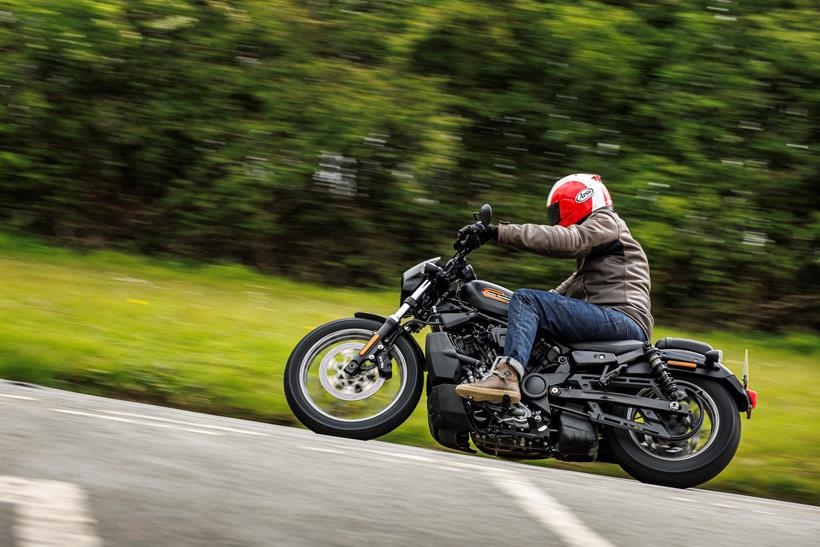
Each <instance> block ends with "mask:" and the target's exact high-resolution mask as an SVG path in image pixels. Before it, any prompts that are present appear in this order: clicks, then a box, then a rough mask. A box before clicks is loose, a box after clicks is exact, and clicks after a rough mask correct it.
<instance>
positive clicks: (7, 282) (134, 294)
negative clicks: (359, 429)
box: [0, 234, 820, 504]
mask: <svg viewBox="0 0 820 547" xmlns="http://www.w3.org/2000/svg"><path fill="white" fill-rule="evenodd" d="M395 307H397V295H396V293H395V292H392V291H387V292H385V291H361V290H347V289H334V288H327V287H318V286H313V285H307V284H302V283H297V282H294V281H289V280H285V279H281V278H275V277H269V276H264V275H261V274H258V273H255V272H252V271H250V270H248V269H246V268H243V267H240V266H235V265H201V264H190V263H181V262H171V261H159V260H153V259H148V258H142V257H134V256H130V255H125V254H120V253H114V252H94V253H90V254H81V253H77V252H73V251H70V250H66V249H63V248H57V247H51V246H47V245H43V244H41V243H38V242H36V241H34V240H31V239H26V238H19V237H16V236H14V237H12V236H9V235H3V234H0V322H1V323H2V325H3V328H2V329H0V377H3V378H7V379H13V380H21V381H28V382H34V383H39V384H43V385H48V386H53V387H58V388H64V389H71V390H77V391H82V392H86V393H93V394H100V395H106V396H114V397H122V398H127V399H134V400H141V401H148V402H154V403H158V404H163V405H168V406H175V407H181V408H187V409H192V410H200V411H207V412H213V413H218V414H225V415H231V416H237V417H242V418H250V419H256V420H264V421H269V422H275V423H282V424H292V425H296V421H295V419H294V418H293V416H292V414H291V413H290V410H289V409H288V407H287V403H286V402H285V398H284V395H283V392H282V372H283V367H284V363H285V361H286V360H287V357H288V354H289V353H290V350H291V349H292V348H293V346H294V345H295V344H296V342H297V341H298V340H299V339H300V338H301V337H302V336H304V335H305V334H306V333H307V332H308V331H309V330H311V329H312V328H314V327H315V326H317V325H319V324H321V323H324V322H326V321H330V320H332V319H337V318H340V317H347V316H350V315H352V314H353V312H355V311H359V310H366V311H371V312H374V313H389V312H392V311H393V310H394V308H395ZM657 335H658V336H668V335H676V336H685V337H692V338H702V339H704V340H707V341H709V342H711V343H712V344H713V345H714V346H716V347H720V348H722V349H723V350H724V351H725V353H726V357H727V363H728V364H729V366H730V367H732V368H733V369H735V371H736V372H738V373H739V372H740V366H741V360H742V356H743V351H744V349H746V348H748V349H749V354H750V357H751V378H752V382H751V383H752V387H754V388H756V389H757V390H758V392H759V394H760V401H761V402H760V405H759V408H758V410H757V411H756V414H755V418H754V419H753V420H751V421H746V420H744V421H743V427H744V431H743V439H742V442H741V446H740V450H739V451H738V454H737V456H736V457H735V459H734V461H733V462H732V464H731V465H730V466H729V467H728V469H726V471H724V472H723V473H722V474H721V475H720V476H719V477H717V478H716V479H714V480H713V481H711V482H710V483H708V484H707V485H706V488H712V489H716V490H726V491H733V492H741V493H747V494H754V495H760V496H767V497H775V498H782V499H788V500H795V501H803V502H809V503H814V504H820V442H818V441H820V439H818V430H819V429H818V425H817V424H818V423H820V410H818V405H817V404H816V401H815V393H816V390H817V386H818V385H820V367H819V366H818V353H819V351H818V348H820V337H817V336H816V335H811V334H795V335H792V336H787V337H783V336H781V337H773V336H768V335H766V334H765V333H756V332H754V333H753V332H749V333H727V332H701V333H691V332H681V331H678V330H675V329H671V328H659V329H657ZM386 440H389V441H392V442H400V443H408V444H414V445H419V446H433V445H434V444H435V443H434V442H433V441H432V439H431V438H430V437H429V435H428V432H427V425H426V415H425V408H424V405H423V404H422V405H420V406H419V408H418V409H417V410H416V412H415V413H414V414H413V416H412V417H411V419H410V420H409V421H408V422H407V423H405V425H403V426H402V427H401V428H400V429H399V430H397V431H395V432H393V433H391V434H390V435H388V436H387V437H386ZM544 465H552V466H558V467H564V468H571V469H576V470H580V471H592V472H597V473H606V474H613V475H621V476H622V475H623V473H622V472H621V471H620V470H619V469H618V468H617V467H616V466H613V465H608V464H562V463H559V462H544Z"/></svg>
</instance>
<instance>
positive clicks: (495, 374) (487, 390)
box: [456, 357, 524, 404]
mask: <svg viewBox="0 0 820 547" xmlns="http://www.w3.org/2000/svg"><path fill="white" fill-rule="evenodd" d="M523 374H524V367H523V366H521V363H519V362H518V361H516V360H515V359H512V358H511V357H498V358H497V359H496V360H495V363H493V367H492V368H491V369H490V372H489V373H488V374H487V376H485V377H484V378H483V379H482V380H481V381H479V382H475V383H473V384H459V385H458V386H456V393H458V395H459V396H461V397H463V398H464V399H470V400H473V401H479V402H488V403H500V402H502V401H503V400H504V397H505V396H506V397H509V398H510V403H512V404H515V403H517V402H519V401H520V400H521V390H520V389H519V387H518V381H519V379H520V378H521V376H523Z"/></svg>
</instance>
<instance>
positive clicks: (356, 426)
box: [285, 318, 424, 440]
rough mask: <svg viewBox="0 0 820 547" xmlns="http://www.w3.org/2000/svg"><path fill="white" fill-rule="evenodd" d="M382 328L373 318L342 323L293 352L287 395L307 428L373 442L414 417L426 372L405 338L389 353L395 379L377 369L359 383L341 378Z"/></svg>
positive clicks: (329, 326)
mask: <svg viewBox="0 0 820 547" xmlns="http://www.w3.org/2000/svg"><path fill="white" fill-rule="evenodd" d="M379 327H381V323H379V322H378V321H373V320H370V319H361V318H356V319H341V320H338V321H333V322H331V323H327V324H325V325H322V326H321V327H319V328H317V329H315V330H314V331H312V332H311V333H309V334H308V335H307V336H305V338H303V339H302V341H301V342H299V344H298V345H297V346H296V347H295V348H294V350H293V352H292V353H291V355H290V358H289V359H288V364H287V366H286V367H285V396H286V397H287V401H288V405H289V406H290V409H291V410H292V411H293V413H294V414H295V415H296V417H297V418H298V419H299V421H300V422H302V423H303V424H304V425H305V426H307V427H308V429H310V430H312V431H315V432H316V433H321V434H323V435H334V436H337V437H348V438H352V439H362V440H368V439H374V438H376V437H380V436H382V435H385V434H387V433H389V432H391V431H393V430H394V429H396V428H397V427H398V426H400V425H401V424H402V423H404V421H405V420H406V419H407V418H408V417H409V416H410V414H412V412H413V410H414V409H415V408H416V405H417V404H418V402H419V398H420V397H421V390H422V387H423V380H424V372H423V369H422V363H421V361H420V358H419V355H418V351H417V350H416V348H415V347H414V344H413V342H412V341H411V340H407V339H406V338H405V337H404V336H400V337H399V338H398V340H396V342H395V344H394V346H393V349H392V350H391V352H390V357H391V362H392V364H393V377H392V378H391V379H389V380H384V379H382V378H381V377H380V376H378V373H377V372H376V371H375V370H371V371H367V372H363V373H361V374H359V375H358V376H356V377H355V378H349V377H347V376H346V375H343V374H340V371H341V369H342V368H343V367H344V365H346V364H347V363H349V362H350V361H349V358H348V357H349V356H351V355H353V354H355V353H357V352H358V350H359V349H360V348H361V347H362V346H364V344H365V343H366V342H367V340H368V339H369V338H370V337H371V336H372V333H373V331H376V330H378V329H379Z"/></svg>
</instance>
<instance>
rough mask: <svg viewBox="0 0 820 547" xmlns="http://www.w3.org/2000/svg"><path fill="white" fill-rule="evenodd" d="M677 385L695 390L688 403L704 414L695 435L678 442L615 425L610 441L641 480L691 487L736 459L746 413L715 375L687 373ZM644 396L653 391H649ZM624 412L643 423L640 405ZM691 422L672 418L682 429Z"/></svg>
mask: <svg viewBox="0 0 820 547" xmlns="http://www.w3.org/2000/svg"><path fill="white" fill-rule="evenodd" d="M677 384H678V386H679V387H680V388H682V389H684V391H686V392H687V393H688V394H690V397H689V399H688V400H687V402H688V403H689V405H690V408H691V410H692V412H693V413H694V416H695V418H696V421H698V420H699V418H700V416H702V417H703V423H702V425H701V428H700V430H699V431H698V432H697V433H696V434H695V435H694V436H692V437H691V438H689V439H686V440H683V441H676V442H675V441H664V440H661V439H658V438H656V437H652V436H649V435H644V434H640V433H635V432H633V431H626V430H623V429H612V430H611V431H610V435H609V445H610V449H611V450H612V455H613V456H614V459H615V460H616V461H617V462H618V463H619V464H620V466H621V467H623V469H624V470H625V471H626V472H627V473H629V474H630V475H632V476H633V477H635V478H636V479H638V480H639V481H641V482H647V483H651V484H659V485H662V486H673V487H676V488H689V487H690V486H696V485H698V484H702V483H704V482H706V481H708V480H710V479H712V478H713V477H715V476H716V475H717V474H718V473H720V472H721V471H723V469H724V468H725V467H726V466H727V465H729V462H730V461H732V457H733V456H734V455H735V451H736V450H737V447H738V444H739V443H740V415H739V412H738V409H737V405H735V402H734V400H733V399H732V397H731V395H729V393H727V392H726V390H725V389H723V387H721V386H720V385H719V384H718V383H716V382H714V381H713V380H710V379H707V378H698V377H687V378H686V379H685V380H684V379H677ZM691 394H695V395H696V396H697V397H692V396H691ZM639 395H641V396H645V397H651V396H652V395H653V394H652V393H651V392H650V391H647V392H646V393H639ZM622 414H623V415H625V417H626V418H628V419H630V420H634V421H637V422H641V421H643V420H644V417H643V416H642V415H641V411H640V409H637V408H627V409H625V411H623V412H622ZM687 420H688V419H687ZM688 425H689V422H688V421H679V422H678V423H671V424H670V423H667V427H671V428H673V429H674V430H675V431H674V432H675V433H676V434H683V433H686V432H688V431H689V430H690V429H689V428H688Z"/></svg>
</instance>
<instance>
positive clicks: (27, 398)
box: [0, 393, 40, 401]
mask: <svg viewBox="0 0 820 547" xmlns="http://www.w3.org/2000/svg"><path fill="white" fill-rule="evenodd" d="M0 397H4V398H6V399H20V400H21V401H39V400H40V399H35V398H34V397H26V396H25V395H10V394H8V393H0Z"/></svg>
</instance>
